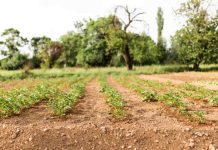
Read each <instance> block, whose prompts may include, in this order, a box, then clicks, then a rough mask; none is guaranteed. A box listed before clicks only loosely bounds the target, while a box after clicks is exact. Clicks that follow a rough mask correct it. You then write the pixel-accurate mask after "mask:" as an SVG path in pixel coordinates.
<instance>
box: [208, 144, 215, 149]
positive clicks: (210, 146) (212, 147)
mask: <svg viewBox="0 0 218 150" xmlns="http://www.w3.org/2000/svg"><path fill="white" fill-rule="evenodd" d="M208 150H216V147H215V146H214V145H212V144H210V145H209V147H208Z"/></svg>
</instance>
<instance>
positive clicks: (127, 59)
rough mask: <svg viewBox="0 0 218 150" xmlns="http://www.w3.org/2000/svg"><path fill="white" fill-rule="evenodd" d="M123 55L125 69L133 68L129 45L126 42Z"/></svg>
mask: <svg viewBox="0 0 218 150" xmlns="http://www.w3.org/2000/svg"><path fill="white" fill-rule="evenodd" d="M123 57H124V59H125V62H126V66H127V69H128V70H132V69H133V63H132V58H131V56H130V52H129V45H128V44H126V45H125V49H124V52H123Z"/></svg>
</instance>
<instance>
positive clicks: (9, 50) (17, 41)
mask: <svg viewBox="0 0 218 150" xmlns="http://www.w3.org/2000/svg"><path fill="white" fill-rule="evenodd" d="M1 36H2V38H3V39H4V40H3V41H0V46H1V45H2V46H3V48H2V49H0V51H1V54H3V55H4V56H6V57H8V58H11V57H13V56H14V54H16V53H19V51H20V50H19V48H21V47H23V46H25V45H26V44H27V43H28V40H27V39H26V38H24V37H22V36H20V32H19V31H18V30H16V29H14V28H9V29H5V31H4V32H3V33H2V35H1Z"/></svg>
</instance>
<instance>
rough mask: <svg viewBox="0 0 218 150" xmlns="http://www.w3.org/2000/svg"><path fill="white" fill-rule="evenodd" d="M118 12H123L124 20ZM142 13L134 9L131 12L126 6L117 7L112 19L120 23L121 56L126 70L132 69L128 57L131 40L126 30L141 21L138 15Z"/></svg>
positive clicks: (131, 62)
mask: <svg viewBox="0 0 218 150" xmlns="http://www.w3.org/2000/svg"><path fill="white" fill-rule="evenodd" d="M118 11H122V12H124V15H125V17H126V18H125V20H124V19H123V17H119V16H118ZM143 14H144V12H137V9H136V8H134V9H133V10H132V11H131V10H130V9H129V8H128V6H117V7H116V8H115V10H114V19H113V22H117V19H118V20H119V21H120V22H121V24H122V28H121V29H120V30H121V31H122V33H123V35H122V38H123V41H124V42H123V50H122V55H123V57H124V59H125V62H126V65H127V69H128V70H132V69H133V60H132V57H131V55H130V46H129V44H130V42H131V38H130V36H129V34H128V29H129V28H130V27H131V25H132V24H133V22H142V21H143V20H140V19H138V17H139V16H140V15H143Z"/></svg>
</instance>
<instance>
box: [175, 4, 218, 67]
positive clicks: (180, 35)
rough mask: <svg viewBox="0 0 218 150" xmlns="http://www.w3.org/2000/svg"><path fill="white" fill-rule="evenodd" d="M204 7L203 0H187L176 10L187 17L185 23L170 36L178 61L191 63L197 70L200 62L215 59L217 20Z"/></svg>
mask: <svg viewBox="0 0 218 150" xmlns="http://www.w3.org/2000/svg"><path fill="white" fill-rule="evenodd" d="M207 10H208V9H206V8H204V0H195V1H194V0H189V1H187V2H186V3H183V4H182V6H181V8H180V9H179V10H178V12H179V13H180V14H182V15H184V16H186V17H187V21H186V25H185V26H184V27H183V28H182V29H180V30H178V31H177V32H176V34H175V36H174V37H172V47H173V49H174V50H175V51H176V53H177V54H178V58H179V60H180V62H182V63H186V64H193V69H194V70H199V65H200V63H205V62H207V63H208V62H212V61H211V60H216V59H217V57H218V56H217V43H218V42H217V41H218V38H217V26H216V25H215V24H217V23H215V22H217V19H215V18H216V17H210V16H209V13H208V11H207Z"/></svg>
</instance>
